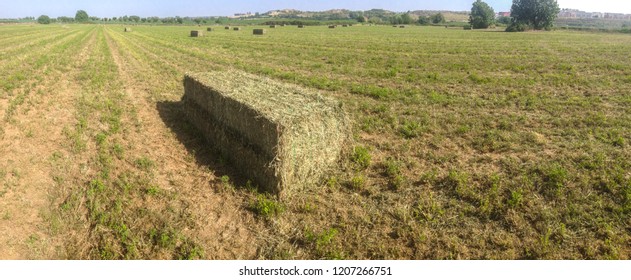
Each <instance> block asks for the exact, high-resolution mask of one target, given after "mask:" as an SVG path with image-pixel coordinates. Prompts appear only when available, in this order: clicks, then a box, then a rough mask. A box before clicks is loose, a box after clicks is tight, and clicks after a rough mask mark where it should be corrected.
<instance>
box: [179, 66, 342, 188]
mask: <svg viewBox="0 0 631 280" xmlns="http://www.w3.org/2000/svg"><path fill="white" fill-rule="evenodd" d="M184 88H185V93H184V96H183V98H182V103H183V105H184V111H185V112H186V115H187V117H188V118H189V120H190V121H191V123H192V124H193V125H195V126H196V127H197V128H198V129H199V130H200V131H201V132H202V134H203V135H204V136H205V137H206V139H207V140H208V142H209V143H211V145H213V146H214V147H215V148H217V149H218V150H219V152H220V153H221V154H222V155H223V156H224V158H225V159H226V160H227V162H228V163H230V164H232V165H233V166H234V167H235V169H237V172H240V173H241V174H240V175H242V176H243V177H244V179H248V180H252V181H253V182H254V183H255V184H257V185H258V186H259V187H261V188H262V189H264V190H267V191H269V192H272V193H276V194H279V195H280V194H282V195H287V194H290V193H292V192H295V191H299V190H301V189H304V188H306V187H308V186H313V185H316V184H318V183H319V182H321V179H323V178H324V176H326V174H327V172H328V171H330V170H331V169H332V168H334V167H335V165H336V163H337V161H338V159H339V156H340V153H341V151H342V148H343V146H344V145H345V144H346V143H347V141H348V140H349V139H350V138H349V135H350V122H349V119H348V117H347V116H346V114H345V112H344V110H343V109H342V107H341V105H340V104H339V103H337V102H336V101H334V100H333V99H331V98H328V97H324V96H322V95H321V94H320V93H318V92H317V91H315V90H312V89H307V88H303V87H300V86H297V85H292V84H286V83H282V82H279V81H275V80H272V79H270V78H267V77H262V76H257V75H253V74H249V73H245V72H242V71H239V70H228V71H215V72H208V73H195V74H190V73H189V74H186V76H185V77H184Z"/></svg>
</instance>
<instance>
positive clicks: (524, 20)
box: [507, 0, 560, 31]
mask: <svg viewBox="0 0 631 280" xmlns="http://www.w3.org/2000/svg"><path fill="white" fill-rule="evenodd" d="M559 12H560V9H559V4H558V3H557V1H556V0H513V6H512V7H511V17H512V21H511V26H509V28H508V29H507V31H508V30H511V29H514V30H517V31H519V30H520V29H523V28H521V27H522V26H528V27H530V28H533V29H535V30H542V29H545V30H550V29H551V28H552V25H553V24H554V20H555V19H556V17H557V15H558V14H559Z"/></svg>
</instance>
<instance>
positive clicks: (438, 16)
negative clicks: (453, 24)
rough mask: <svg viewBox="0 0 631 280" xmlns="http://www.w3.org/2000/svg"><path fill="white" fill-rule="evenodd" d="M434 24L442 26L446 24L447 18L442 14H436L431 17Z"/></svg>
mask: <svg viewBox="0 0 631 280" xmlns="http://www.w3.org/2000/svg"><path fill="white" fill-rule="evenodd" d="M430 20H431V21H432V23H433V24H440V23H444V22H445V16H444V15H443V14H442V13H438V14H435V15H433V16H431V17H430Z"/></svg>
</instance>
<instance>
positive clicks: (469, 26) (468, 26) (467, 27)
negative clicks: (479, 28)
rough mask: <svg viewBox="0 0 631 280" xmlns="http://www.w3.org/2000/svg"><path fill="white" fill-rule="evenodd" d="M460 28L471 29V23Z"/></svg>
mask: <svg viewBox="0 0 631 280" xmlns="http://www.w3.org/2000/svg"><path fill="white" fill-rule="evenodd" d="M462 29H464V30H471V25H465V26H464V27H462Z"/></svg>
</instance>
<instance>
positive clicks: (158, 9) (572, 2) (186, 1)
mask: <svg viewBox="0 0 631 280" xmlns="http://www.w3.org/2000/svg"><path fill="white" fill-rule="evenodd" d="M473 1H474V0H363V1H362V0H320V1H317V0H299V1H290V0H267V1H266V0H249V1H248V0H231V1H219V0H181V1H176V0H99V1H96V0H0V18H17V17H26V16H34V17H37V16H39V15H43V14H45V15H48V16H51V17H58V16H71V17H74V15H75V12H76V11H77V10H79V9H83V10H85V11H87V12H88V14H89V15H90V16H98V17H113V16H123V15H138V16H141V17H146V16H160V17H165V16H176V15H179V16H214V15H224V16H225V15H232V14H234V13H240V12H252V13H254V12H267V11H269V10H276V9H285V8H288V9H299V10H309V11H321V10H328V9H342V8H344V9H350V10H368V9H372V8H381V9H387V10H392V11H407V10H452V11H465V10H470V9H471V3H472V2H473ZM485 2H487V3H488V4H489V5H491V7H493V8H494V9H495V11H496V12H499V11H509V10H510V6H511V3H512V0H487V1H485ZM558 2H559V6H561V8H579V9H582V10H585V11H600V12H622V13H630V14H631V1H629V0H599V1H595V0H558Z"/></svg>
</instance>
